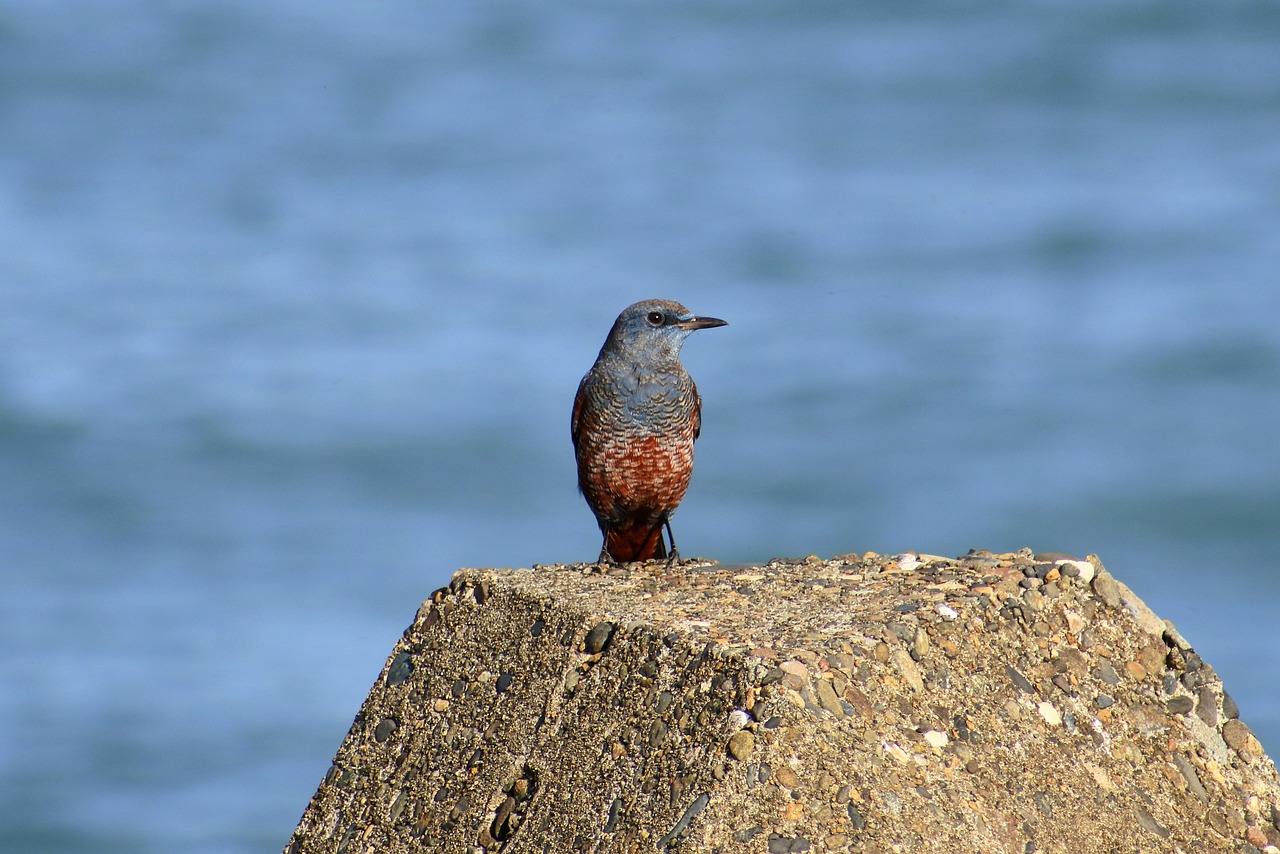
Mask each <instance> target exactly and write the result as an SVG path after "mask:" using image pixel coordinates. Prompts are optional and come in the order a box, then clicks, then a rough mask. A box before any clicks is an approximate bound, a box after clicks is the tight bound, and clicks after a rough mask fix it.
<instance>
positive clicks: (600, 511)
mask: <svg viewBox="0 0 1280 854" xmlns="http://www.w3.org/2000/svg"><path fill="white" fill-rule="evenodd" d="M724 325H725V322H724V321H723V320H718V319H716V318H714V317H694V316H693V315H692V314H691V313H690V312H689V310H688V309H687V308H685V307H684V306H682V305H680V303H678V302H672V301H671V300H662V299H651V300H644V301H643V302H638V303H636V304H635V305H632V306H630V307H628V308H627V309H626V310H625V311H623V312H622V314H620V315H618V319H617V320H616V321H615V322H614V324H613V329H611V330H609V337H608V338H606V339H605V342H604V346H603V347H601V348H600V355H599V356H597V357H596V363H595V364H594V365H592V366H591V370H589V371H587V375H586V376H585V377H583V378H582V382H581V383H580V384H579V385H578V395H577V397H575V398H574V400H573V423H572V427H571V435H572V437H573V448H574V451H575V453H576V455H577V458H578V488H579V489H581V490H582V495H583V497H584V498H586V499H587V504H588V505H590V507H591V511H592V512H593V513H595V514H596V521H597V522H598V523H599V524H600V532H601V533H602V534H604V545H603V547H602V548H601V549H600V562H601V563H626V562H630V561H643V560H651V559H654V558H664V557H666V556H667V549H666V546H665V545H664V543H663V542H662V529H663V527H664V526H665V527H666V529H667V538H668V539H669V540H670V541H671V557H670V560H671V561H674V560H676V558H677V557H679V553H678V552H677V551H676V543H675V537H673V536H672V534H671V514H672V513H674V512H675V509H676V507H677V506H678V505H679V504H680V500H681V499H682V498H684V493H685V490H687V489H688V488H689V478H690V477H691V476H692V475H693V440H694V439H697V438H698V433H699V432H700V429H701V426H702V398H700V397H698V387H697V386H696V385H694V383H693V378H692V377H690V376H689V374H688V373H687V372H686V371H685V369H684V365H682V364H680V347H681V346H682V345H683V344H684V341H685V339H686V338H688V337H689V335H690V334H691V333H692V332H693V331H694V330H696V329H709V328H711V327H713V326H724Z"/></svg>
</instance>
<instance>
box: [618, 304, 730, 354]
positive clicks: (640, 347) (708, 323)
mask: <svg viewBox="0 0 1280 854" xmlns="http://www.w3.org/2000/svg"><path fill="white" fill-rule="evenodd" d="M726 325H727V324H726V323H725V322H724V321H723V320H720V319H719V318H716V317H695V316H694V315H693V313H692V312H690V311H689V309H687V308H685V307H684V306H682V305H681V304H680V303H678V302H674V301H672V300H668V299H647V300H641V301H640V302H638V303H635V304H633V305H629V306H627V307H626V308H625V309H623V311H622V314H620V315H618V319H617V320H616V321H614V324H613V329H611V330H610V331H609V337H608V339H607V340H606V341H605V344H604V350H605V351H612V352H614V353H616V354H618V355H621V356H623V357H625V358H629V359H633V360H635V361H641V360H653V361H655V362H662V361H668V360H671V359H676V358H678V357H679V355H680V347H681V345H683V344H684V341H685V339H686V338H688V337H689V336H690V335H691V334H692V333H693V332H695V331H696V330H698V329H711V328H712V327H715V326H726Z"/></svg>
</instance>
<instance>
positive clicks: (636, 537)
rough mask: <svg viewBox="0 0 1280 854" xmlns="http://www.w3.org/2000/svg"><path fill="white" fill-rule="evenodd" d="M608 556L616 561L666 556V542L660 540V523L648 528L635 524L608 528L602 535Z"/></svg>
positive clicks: (652, 558)
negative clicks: (626, 526)
mask: <svg viewBox="0 0 1280 854" xmlns="http://www.w3.org/2000/svg"><path fill="white" fill-rule="evenodd" d="M604 543H605V548H607V549H608V550H609V556H610V557H612V558H613V559H614V560H616V561H617V562H618V563H630V562H632V561H641V560H662V559H663V558H665V557H666V556H667V544H666V543H665V542H663V540H662V523H661V522H659V523H658V524H657V525H656V526H654V527H652V528H650V527H648V526H647V525H635V526H632V527H628V528H610V529H609V530H608V531H606V532H605V535H604Z"/></svg>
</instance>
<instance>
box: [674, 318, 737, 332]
mask: <svg viewBox="0 0 1280 854" xmlns="http://www.w3.org/2000/svg"><path fill="white" fill-rule="evenodd" d="M728 325H729V324H728V323H726V322H725V321H723V320H721V319H720V318H718V317H690V318H682V319H681V320H680V321H679V322H678V323H676V326H679V327H680V328H681V329H687V330H689V331H690V332H692V331H693V330H695V329H712V328H714V327H717V326H728Z"/></svg>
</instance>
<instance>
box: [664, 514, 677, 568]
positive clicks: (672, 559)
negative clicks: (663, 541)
mask: <svg viewBox="0 0 1280 854" xmlns="http://www.w3.org/2000/svg"><path fill="white" fill-rule="evenodd" d="M662 524H663V525H666V526H667V541H668V542H670V543H671V554H669V555H667V567H668V568H670V567H672V566H674V565H675V564H676V562H677V561H679V560H680V552H678V551H676V535H675V534H673V533H671V520H670V519H663V520H662Z"/></svg>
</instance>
